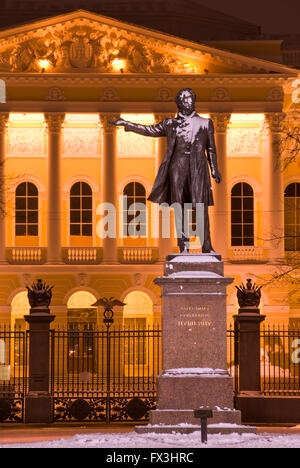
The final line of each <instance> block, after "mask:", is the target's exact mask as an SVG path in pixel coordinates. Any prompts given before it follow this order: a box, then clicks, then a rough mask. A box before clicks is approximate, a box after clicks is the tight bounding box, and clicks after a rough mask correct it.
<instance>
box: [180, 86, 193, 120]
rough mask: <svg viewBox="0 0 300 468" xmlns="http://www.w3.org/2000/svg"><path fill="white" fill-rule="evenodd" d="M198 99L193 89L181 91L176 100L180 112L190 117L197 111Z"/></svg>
mask: <svg viewBox="0 0 300 468" xmlns="http://www.w3.org/2000/svg"><path fill="white" fill-rule="evenodd" d="M196 97H197V96H196V94H195V93H194V91H193V90H192V89H190V88H184V89H181V90H180V91H179V92H178V93H177V95H176V98H175V103H176V104H177V107H178V110H179V111H180V112H182V114H184V115H190V114H191V113H192V112H193V111H194V110H195V102H196Z"/></svg>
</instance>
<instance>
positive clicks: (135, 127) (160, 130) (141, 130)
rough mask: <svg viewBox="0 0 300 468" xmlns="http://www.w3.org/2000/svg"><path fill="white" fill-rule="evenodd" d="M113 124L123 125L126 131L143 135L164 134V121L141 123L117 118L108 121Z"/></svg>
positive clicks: (158, 135)
mask: <svg viewBox="0 0 300 468" xmlns="http://www.w3.org/2000/svg"><path fill="white" fill-rule="evenodd" d="M110 123H111V124H112V125H115V126H123V127H124V128H125V131H126V132H134V133H138V134H139V135H143V136H150V137H162V136H166V130H165V121H164V120H163V121H162V122H159V123H158V124H154V125H141V124H136V123H133V122H128V121H127V120H123V119H118V120H116V121H115V122H110Z"/></svg>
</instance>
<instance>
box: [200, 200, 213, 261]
mask: <svg viewBox="0 0 300 468" xmlns="http://www.w3.org/2000/svg"><path fill="white" fill-rule="evenodd" d="M202 250H203V251H205V252H210V251H212V250H213V248H212V245H211V237H210V223H209V214H208V205H206V204H204V239H203V245H202Z"/></svg>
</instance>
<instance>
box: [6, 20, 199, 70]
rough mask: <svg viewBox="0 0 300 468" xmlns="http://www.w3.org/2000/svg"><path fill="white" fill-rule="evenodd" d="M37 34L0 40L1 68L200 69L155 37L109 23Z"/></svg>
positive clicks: (52, 29)
mask: <svg viewBox="0 0 300 468" xmlns="http://www.w3.org/2000/svg"><path fill="white" fill-rule="evenodd" d="M39 34H40V35H39V36H38V35H37V32H35V33H33V34H32V37H30V34H27V37H26V38H24V39H25V40H24V41H22V37H20V38H18V40H17V41H16V43H15V44H13V43H12V42H11V44H10V45H7V43H6V46H4V47H1V42H0V71H5V72H21V73H24V72H39V73H40V72H41V70H42V71H44V72H52V73H53V72H54V73H60V72H76V71H79V70H84V71H88V72H93V71H94V72H97V73H113V72H119V73H122V72H123V73H200V64H197V62H195V61H193V63H191V61H190V60H188V59H185V57H180V56H179V55H178V53H176V51H175V52H174V53H172V52H166V51H164V50H163V45H162V44H159V45H157V41H155V40H153V39H149V38H146V37H145V40H144V41H143V38H138V37H137V36H136V35H135V34H131V33H127V32H126V31H120V30H118V29H117V28H112V27H108V26H107V25H101V24H99V25H97V26H96V27H95V26H72V27H63V28H62V27H60V28H59V27H58V28H51V30H48V31H44V32H43V33H39ZM42 34H43V35H42ZM2 44H4V43H3V42H2Z"/></svg>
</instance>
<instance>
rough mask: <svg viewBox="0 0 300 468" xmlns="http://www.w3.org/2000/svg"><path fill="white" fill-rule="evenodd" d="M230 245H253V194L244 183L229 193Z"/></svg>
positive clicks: (237, 185) (250, 188) (249, 187)
mask: <svg viewBox="0 0 300 468" xmlns="http://www.w3.org/2000/svg"><path fill="white" fill-rule="evenodd" d="M231 245H232V246H247V245H254V194H253V189H252V187H251V186H250V185H249V184H246V183H244V182H242V183H239V184H236V185H235V186H234V187H233V188H232V191H231Z"/></svg>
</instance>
